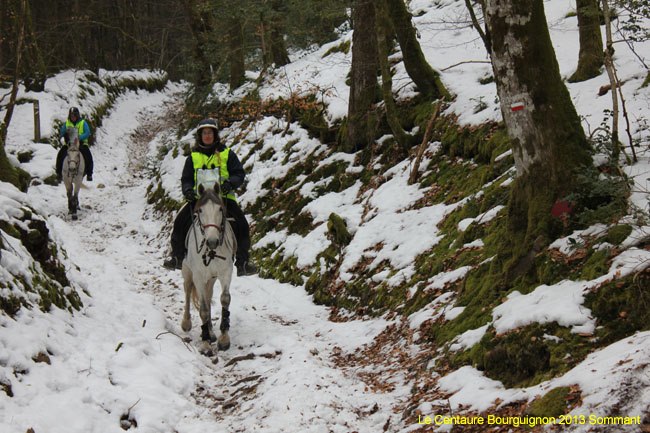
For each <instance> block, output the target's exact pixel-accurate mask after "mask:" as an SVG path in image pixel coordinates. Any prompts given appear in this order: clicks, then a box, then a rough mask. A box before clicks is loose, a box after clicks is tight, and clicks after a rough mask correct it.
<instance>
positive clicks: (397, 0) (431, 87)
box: [383, 0, 450, 99]
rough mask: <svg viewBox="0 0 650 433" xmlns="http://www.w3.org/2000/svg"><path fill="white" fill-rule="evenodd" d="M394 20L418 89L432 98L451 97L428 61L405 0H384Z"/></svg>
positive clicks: (407, 69) (403, 53) (408, 70)
mask: <svg viewBox="0 0 650 433" xmlns="http://www.w3.org/2000/svg"><path fill="white" fill-rule="evenodd" d="M383 1H384V3H385V4H386V7H387V10H388V13H389V15H390V17H391V19H392V21H393V27H394V28H395V33H396V35H397V41H398V42H399V46H400V47H401V48H402V56H403V57H404V66H405V67H406V72H408V74H409V77H411V79H412V80H413V82H414V83H415V85H416V86H417V87H418V90H419V91H420V92H421V93H423V94H424V95H426V96H427V97H428V98H430V99H439V98H445V99H450V95H449V91H447V89H446V88H445V86H444V85H443V84H442V81H441V80H440V76H439V75H438V73H437V72H436V71H434V70H433V68H431V65H429V63H427V60H426V58H425V57H424V54H423V53H422V48H421V47H420V43H419V42H418V39H417V35H416V32H415V28H414V27H413V24H412V23H411V14H410V13H409V11H408V9H406V4H404V1H403V0H383Z"/></svg>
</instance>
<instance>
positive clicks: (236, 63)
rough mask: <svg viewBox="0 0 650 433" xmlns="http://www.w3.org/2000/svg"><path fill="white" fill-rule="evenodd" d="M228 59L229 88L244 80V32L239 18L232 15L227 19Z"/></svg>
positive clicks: (233, 87)
mask: <svg viewBox="0 0 650 433" xmlns="http://www.w3.org/2000/svg"><path fill="white" fill-rule="evenodd" d="M228 59H229V63H230V81H229V84H230V90H235V89H236V88H237V87H239V86H241V85H242V84H244V82H245V81H246V76H245V75H244V74H245V72H246V65H245V63H244V32H243V28H242V22H241V19H240V18H239V17H237V16H233V17H231V18H230V19H229V20H228Z"/></svg>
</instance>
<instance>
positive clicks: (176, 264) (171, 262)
mask: <svg viewBox="0 0 650 433" xmlns="http://www.w3.org/2000/svg"><path fill="white" fill-rule="evenodd" d="M163 267H165V268H167V269H183V259H179V258H178V257H176V256H172V257H168V258H167V260H165V261H164V262H163Z"/></svg>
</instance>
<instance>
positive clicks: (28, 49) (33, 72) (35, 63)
mask: <svg viewBox="0 0 650 433" xmlns="http://www.w3.org/2000/svg"><path fill="white" fill-rule="evenodd" d="M25 53H26V54H27V59H28V61H27V62H25V63H26V64H25V66H24V67H23V68H22V69H23V71H24V73H23V83H24V85H25V89H26V90H28V91H34V92H42V91H43V90H44V89H45V80H46V79H47V77H46V73H45V62H44V61H43V56H42V55H41V50H40V49H39V48H38V42H37V41H36V35H35V34H34V25H33V23H32V13H31V10H30V7H29V2H28V3H27V5H26V10H25Z"/></svg>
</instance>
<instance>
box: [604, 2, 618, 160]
mask: <svg viewBox="0 0 650 433" xmlns="http://www.w3.org/2000/svg"><path fill="white" fill-rule="evenodd" d="M603 15H604V16H605V34H606V39H607V49H606V50H605V69H606V70H607V76H608V77H609V84H610V86H611V93H612V162H613V163H614V164H616V165H618V157H619V155H620V153H621V146H620V142H619V139H618V81H617V80H616V73H615V71H614V44H613V41H612V27H611V23H610V14H609V4H608V3H607V0H603Z"/></svg>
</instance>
